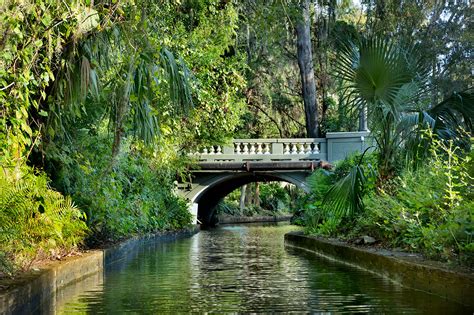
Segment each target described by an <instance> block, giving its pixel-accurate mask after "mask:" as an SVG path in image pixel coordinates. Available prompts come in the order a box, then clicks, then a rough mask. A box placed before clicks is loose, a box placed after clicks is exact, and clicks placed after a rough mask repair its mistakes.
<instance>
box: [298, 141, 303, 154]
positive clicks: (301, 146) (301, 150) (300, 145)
mask: <svg viewBox="0 0 474 315" xmlns="http://www.w3.org/2000/svg"><path fill="white" fill-rule="evenodd" d="M297 145H298V146H299V147H300V150H299V151H298V154H304V143H298V144H297Z"/></svg>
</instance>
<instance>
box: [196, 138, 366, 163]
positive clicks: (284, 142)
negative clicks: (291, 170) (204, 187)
mask: <svg viewBox="0 0 474 315" xmlns="http://www.w3.org/2000/svg"><path fill="white" fill-rule="evenodd" d="M368 136H369V133H368V132H366V131H359V132H328V133H327V134H326V138H297V139H234V140H233V141H232V142H231V143H229V144H227V145H224V146H221V145H213V146H209V147H205V148H202V149H200V150H198V151H197V152H194V153H191V155H193V156H196V157H197V159H198V160H199V161H200V162H240V161H315V160H325V161H329V162H333V161H336V160H340V159H342V158H344V157H345V156H347V155H348V154H351V153H353V152H355V151H360V152H362V151H363V150H365V148H366V147H367V146H369V144H370V141H368V140H369V138H368Z"/></svg>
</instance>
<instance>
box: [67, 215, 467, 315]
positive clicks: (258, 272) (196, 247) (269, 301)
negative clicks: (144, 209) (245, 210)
mask: <svg viewBox="0 0 474 315" xmlns="http://www.w3.org/2000/svg"><path fill="white" fill-rule="evenodd" d="M295 229H297V228H296V227H293V226H289V225H285V226H278V227H276V226H275V225H274V224H273V225H266V226H263V225H241V226H224V227H221V228H219V229H215V230H209V231H202V232H200V233H199V234H197V235H194V236H193V237H192V238H190V239H185V240H181V241H178V242H170V243H155V244H153V245H151V246H148V247H144V248H142V249H141V250H140V251H139V252H137V253H136V254H133V255H132V256H133V257H134V259H132V260H124V262H125V266H122V267H120V268H115V270H114V271H111V272H108V273H107V274H106V275H105V281H104V286H103V287H101V286H98V287H97V288H95V289H94V290H95V291H94V290H93V291H90V292H86V293H85V294H83V295H82V296H81V297H80V298H77V299H75V300H74V301H72V302H71V303H70V304H69V305H68V306H67V308H65V309H66V310H72V309H87V310H88V312H90V313H92V314H96V313H111V314H115V313H120V312H125V311H137V312H140V313H143V312H145V313H147V312H149V313H163V312H164V313H175V312H191V311H194V312H198V313H199V312H209V311H211V312H212V311H213V312H252V311H253V312H257V311H267V312H269V311H283V312H284V311H297V310H299V311H303V312H305V311H306V312H308V311H318V310H320V311H334V312H364V311H369V312H393V313H402V312H415V313H416V312H417V310H420V311H423V312H428V313H463V312H465V310H463V309H462V308H460V309H456V307H458V306H456V305H453V304H450V303H449V302H447V301H445V300H441V299H437V298H435V297H434V296H430V295H427V294H424V293H422V292H418V291H412V290H407V289H402V288H401V287H400V286H398V285H395V284H392V283H391V282H389V281H387V280H384V279H381V278H379V277H376V276H373V275H371V274H369V273H367V272H364V271H361V270H358V269H354V268H351V267H348V266H345V265H342V264H338V263H334V262H331V261H329V260H326V259H323V258H319V257H317V256H315V255H314V254H312V253H308V252H305V251H302V250H300V249H294V248H285V247H284V244H283V236H284V234H285V233H286V232H289V231H291V230H295Z"/></svg>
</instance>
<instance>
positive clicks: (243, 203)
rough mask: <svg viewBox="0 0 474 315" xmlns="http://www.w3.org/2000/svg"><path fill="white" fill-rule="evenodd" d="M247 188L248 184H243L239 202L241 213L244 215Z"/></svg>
mask: <svg viewBox="0 0 474 315" xmlns="http://www.w3.org/2000/svg"><path fill="white" fill-rule="evenodd" d="M246 190H247V185H243V186H242V187H240V203H239V208H240V215H241V216H242V215H243V214H244V209H245V191H246Z"/></svg>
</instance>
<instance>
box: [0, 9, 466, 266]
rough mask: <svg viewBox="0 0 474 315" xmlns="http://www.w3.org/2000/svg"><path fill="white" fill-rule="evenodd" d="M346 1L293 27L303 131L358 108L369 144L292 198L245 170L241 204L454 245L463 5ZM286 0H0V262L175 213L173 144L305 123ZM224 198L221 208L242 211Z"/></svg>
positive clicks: (438, 246) (460, 174) (161, 223)
mask: <svg viewBox="0 0 474 315" xmlns="http://www.w3.org/2000/svg"><path fill="white" fill-rule="evenodd" d="M361 2H362V5H361V6H356V5H353V4H352V3H351V1H348V0H344V1H311V12H310V14H311V21H312V23H313V24H312V25H311V29H312V36H310V38H309V39H308V40H309V41H311V44H312V47H313V50H314V51H313V56H314V58H313V59H314V60H313V62H314V69H313V71H314V76H315V82H316V85H317V86H316V94H317V95H316V98H317V104H319V105H318V109H317V112H318V113H319V114H318V117H319V122H318V123H319V126H320V130H319V131H318V133H320V134H321V135H324V133H325V132H326V131H347V130H354V129H356V125H357V124H356V122H357V119H356V117H354V116H356V115H358V111H360V110H361V109H364V108H367V109H368V114H369V115H368V116H369V129H370V130H372V135H373V137H374V139H375V142H376V148H374V149H375V153H374V154H372V153H367V154H366V155H365V156H364V158H361V157H360V156H357V157H352V158H351V159H349V160H347V161H345V162H341V163H340V164H338V166H337V167H336V168H335V169H334V170H333V171H330V172H326V171H323V170H320V171H318V172H317V173H316V174H315V175H314V177H313V180H312V185H313V194H312V195H311V196H309V197H308V196H306V197H305V198H306V199H305V198H303V199H302V198H297V197H298V195H299V193H297V192H296V190H291V189H290V190H289V189H287V188H282V187H281V186H279V185H278V184H262V185H256V184H253V186H249V188H248V189H247V191H248V192H249V193H248V197H249V198H247V199H248V200H247V202H246V206H245V207H243V211H244V212H245V213H246V214H254V213H257V212H259V211H260V212H261V211H262V210H261V209H266V210H265V211H267V213H270V214H275V213H280V212H285V211H288V209H293V208H295V207H299V206H298V205H295V202H304V201H301V200H307V203H308V204H309V205H308V206H307V209H306V214H305V215H306V216H305V218H306V220H307V221H306V224H307V225H308V230H310V231H312V232H317V233H324V234H334V233H336V234H337V233H340V232H341V231H345V232H350V231H352V232H353V233H359V232H360V233H362V231H364V232H365V233H371V234H373V235H377V236H378V237H380V238H381V239H384V240H386V241H387V242H390V243H392V244H393V245H394V246H403V247H408V248H411V249H417V250H422V251H424V252H426V253H427V254H430V255H437V256H440V257H444V258H450V257H452V255H450V254H449V253H448V252H449V251H450V250H451V252H450V253H452V252H456V253H461V254H462V255H468V254H467V253H468V252H469V251H470V250H472V238H471V239H470V238H469V237H471V236H469V235H472V234H469V233H472V187H471V186H469V185H470V184H469V183H472V177H473V175H472V168H473V166H472V162H471V160H469V159H468V158H465V157H464V155H463V154H465V153H461V152H467V151H468V149H469V141H467V139H468V136H469V133H471V135H472V127H473V116H474V106H473V99H474V98H473V93H472V73H471V70H472V69H471V68H472V67H471V64H472V53H471V51H472V40H470V39H471V37H472V36H471V35H470V33H469V30H470V29H472V26H471V25H470V24H469V23H471V22H470V21H469V19H467V17H469V16H470V15H472V10H473V9H472V7H471V6H469V5H468V4H466V3H464V2H462V1H459V2H456V3H455V4H451V3H449V2H445V1H434V2H433V1H425V2H423V1H422V2H416V3H415V2H413V1H408V0H407V1H404V0H403V1H399V0H396V1H395V0H393V1H392V0H387V1H361ZM299 4H301V2H300V1H284V2H281V1H276V0H272V1H254V0H252V1H250V0H249V1H222V0H196V1H188V0H183V1H167V0H159V1H154V2H150V1H145V0H125V1H95V2H94V1H88V0H75V1H69V2H68V1H66V2H64V1H59V0H28V1H18V0H6V1H3V2H2V3H1V4H0V30H1V31H0V129H1V133H0V152H1V153H0V172H1V173H2V174H1V176H2V177H1V185H2V186H1V188H2V189H1V192H0V194H1V195H0V196H1V200H0V202H1V208H0V218H1V221H0V273H8V274H11V273H12V272H14V271H15V270H16V269H17V268H27V267H28V266H29V265H30V264H31V263H32V262H34V261H36V260H37V259H41V258H45V257H51V256H57V255H60V256H62V255H64V254H67V253H68V252H70V251H74V250H75V249H77V247H78V246H81V244H85V243H87V244H95V243H102V242H110V241H117V240H119V239H122V238H126V237H129V236H131V235H136V234H141V233H149V232H154V231H159V230H165V229H179V228H182V227H185V226H186V225H188V224H189V222H190V219H191V218H190V215H189V213H188V212H187V211H186V202H185V201H184V200H181V199H179V198H178V197H176V194H175V193H174V192H173V190H174V188H175V181H177V180H178V181H179V180H181V179H183V178H185V177H187V176H189V174H187V173H186V170H187V166H188V165H189V163H191V162H192V161H190V160H189V159H188V158H187V157H186V155H185V152H189V151H193V150H196V149H197V148H199V147H202V146H209V145H215V144H218V143H220V144H222V143H224V142H226V141H227V140H228V139H229V138H231V137H242V138H244V137H303V136H304V130H305V111H304V108H303V101H302V98H301V87H302V83H301V82H300V79H299V76H298V60H297V56H296V52H297V38H296V35H295V25H297V24H298V22H299V19H301V14H300V10H299ZM414 43H416V45H414ZM459 127H462V128H463V129H460V128H459ZM425 129H429V130H432V132H433V133H434V134H436V136H434V137H432V136H430V137H428V138H427V137H424V136H423V135H424V133H423V132H422V130H425ZM450 139H451V140H453V142H449V141H450ZM448 144H449V149H446V150H444V153H443V152H438V151H434V150H433V149H431V150H430V149H429V148H433V147H443V146H447V145H448ZM457 147H459V148H460V149H456V150H454V148H457ZM446 148H447V147H446ZM461 148H462V150H461ZM441 151H443V150H441ZM452 151H455V152H452ZM446 159H448V160H449V159H451V160H449V161H452V164H449V163H448V164H446V163H442V161H446ZM430 161H431V162H432V164H433V165H435V166H427V165H428V162H430ZM446 165H451V166H449V167H451V168H446V167H447V166H446ZM446 174H450V175H446ZM435 183H444V184H443V185H437V186H435ZM250 187H251V189H250ZM469 187H470V188H469ZM428 191H431V192H428ZM430 194H432V195H431V196H433V197H432V198H429V199H427V198H426V196H428V195H430ZM433 194H434V195H433ZM436 198H438V200H440V202H441V203H436V205H435V203H434V201H433V200H436ZM238 199H239V192H234V193H232V194H231V195H230V196H229V197H228V198H227V200H226V202H225V203H224V204H222V205H221V210H222V211H227V212H228V213H231V214H235V213H239V214H241V210H240V208H241V205H240V204H239V203H240V200H238ZM296 199H298V200H300V201H295V200H296ZM244 201H245V200H244ZM73 202H74V203H73ZM438 212H439V213H442V215H438ZM410 220H411V221H410ZM349 222H352V224H354V226H353V228H351V229H350V231H349V229H348V227H349V225H348V224H349ZM410 222H411V223H410ZM443 231H444V232H443ZM466 235H468V236H466ZM453 240H454V241H453ZM430 242H431V243H430ZM470 244H471V245H470ZM466 257H467V256H466Z"/></svg>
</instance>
